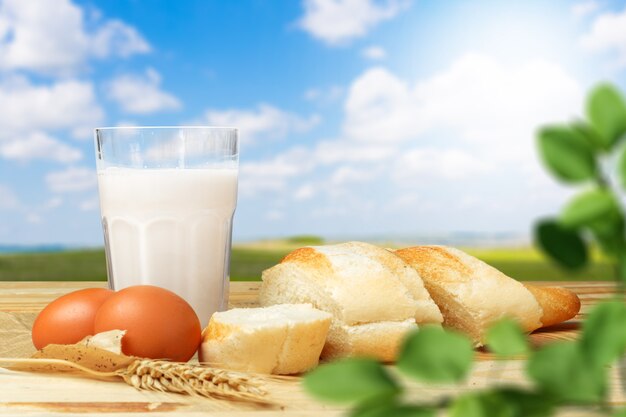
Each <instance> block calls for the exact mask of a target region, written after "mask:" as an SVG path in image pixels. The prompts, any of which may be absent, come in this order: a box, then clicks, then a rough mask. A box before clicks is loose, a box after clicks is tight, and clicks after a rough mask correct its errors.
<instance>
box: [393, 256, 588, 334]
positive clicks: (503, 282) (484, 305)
mask: <svg viewBox="0 0 626 417" xmlns="http://www.w3.org/2000/svg"><path fill="white" fill-rule="evenodd" d="M395 253H396V255H398V256H399V257H400V258H402V259H403V260H404V261H405V262H407V263H408V264H409V265H411V266H412V267H413V268H415V270H416V271H417V272H418V273H419V274H420V276H421V277H422V279H423V281H424V284H425V286H426V288H427V289H428V291H429V292H430V295H431V296H432V297H433V299H434V300H435V303H437V305H438V306H439V308H440V309H441V312H442V314H443V317H444V326H447V327H451V328H454V329H457V330H460V331H462V332H464V333H466V334H467V335H469V336H470V337H472V339H473V340H474V341H475V342H476V344H477V345H481V344H482V343H483V342H484V337H485V332H486V330H487V329H488V327H489V326H490V325H491V324H492V323H494V322H495V321H497V320H498V319H500V318H502V317H505V316H506V317H511V318H513V319H515V320H517V321H518V322H519V323H520V325H521V326H522V328H523V329H524V330H525V331H528V332H531V331H533V330H535V329H538V328H540V327H542V326H549V325H553V324H556V323H560V322H562V321H565V320H568V319H570V318H572V317H574V316H575V315H576V314H577V313H578V311H579V310H580V300H579V299H578V297H577V296H576V294H574V293H572V292H571V291H568V290H566V289H564V288H547V287H538V286H532V285H524V284H522V283H520V282H518V281H516V280H514V279H512V278H509V277H508V276H506V275H505V274H503V273H502V272H500V271H498V270H497V269H495V268H493V267H491V266H489V265H488V264H486V263H484V262H482V261H480V260H479V259H477V258H475V257H473V256H471V255H468V254H466V253H465V252H462V251H460V250H458V249H454V248H450V247H443V246H416V247H411V248H406V249H400V250H397V251H395Z"/></svg>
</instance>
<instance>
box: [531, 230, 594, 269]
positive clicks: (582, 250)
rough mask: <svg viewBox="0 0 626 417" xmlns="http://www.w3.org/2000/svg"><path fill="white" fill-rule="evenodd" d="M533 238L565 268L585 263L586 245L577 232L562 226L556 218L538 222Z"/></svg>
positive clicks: (586, 256) (572, 267) (581, 265)
mask: <svg viewBox="0 0 626 417" xmlns="http://www.w3.org/2000/svg"><path fill="white" fill-rule="evenodd" d="M535 240H536V242H537V244H538V245H539V247H540V248H541V249H542V250H543V251H544V252H545V253H547V254H548V255H549V256H550V257H551V258H552V259H554V260H555V261H557V262H558V263H559V264H561V265H563V266H565V267H567V268H571V269H576V268H581V267H583V266H584V265H585V264H586V263H587V259H588V255H587V246H586V245H585V241H584V240H583V239H582V237H581V236H580V234H579V232H578V231H576V230H570V229H566V228H564V227H563V226H561V225H560V224H559V222H557V221H556V220H553V219H545V220H542V221H541V222H539V223H538V224H537V225H536V227H535Z"/></svg>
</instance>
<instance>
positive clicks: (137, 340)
mask: <svg viewBox="0 0 626 417" xmlns="http://www.w3.org/2000/svg"><path fill="white" fill-rule="evenodd" d="M94 328H95V331H96V332H97V333H100V332H104V331H108V330H113V329H119V330H126V335H125V336H124V338H123V339H122V351H123V352H124V353H125V354H126V355H133V356H139V357H143V358H152V359H169V360H172V361H176V362H187V361H188V360H189V359H191V357H193V355H194V353H195V352H196V350H197V349H198V345H199V344H200V341H201V328H200V320H199V319H198V316H197V315H196V313H195V312H194V310H193V308H192V307H191V306H190V305H189V303H187V302H186V301H185V300H184V299H182V298H181V297H179V296H178V295H176V294H175V293H173V292H171V291H169V290H166V289H164V288H160V287H156V286H152V285H136V286H132V287H128V288H125V289H122V290H120V291H118V292H117V293H115V294H114V295H113V296H112V297H110V298H109V299H108V300H107V301H106V302H105V303H104V304H102V306H101V307H100V309H99V310H98V313H97V314H96V319H95V325H94Z"/></svg>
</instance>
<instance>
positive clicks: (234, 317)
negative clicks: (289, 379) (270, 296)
mask: <svg viewBox="0 0 626 417" xmlns="http://www.w3.org/2000/svg"><path fill="white" fill-rule="evenodd" d="M330 321H331V315H330V314H328V313H325V312H323V311H320V310H317V309H315V308H313V307H312V306H311V305H310V304H281V305H275V306H271V307H266V308H235V309H232V310H228V311H225V312H218V313H215V314H213V316H212V317H211V320H210V321H209V325H208V326H207V328H206V329H205V330H204V331H203V333H202V343H201V345H200V349H199V350H198V354H199V360H200V362H206V363H210V364H213V365H216V366H221V367H224V368H229V369H235V370H240V371H247V372H258V373H268V374H270V373H272V374H296V373H301V372H304V371H307V370H309V369H311V368H313V367H315V366H316V365H317V363H318V361H319V357H320V353H321V352H322V347H323V346H324V342H325V341H326V334H327V333H328V327H329V325H330Z"/></svg>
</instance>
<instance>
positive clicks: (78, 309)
mask: <svg viewBox="0 0 626 417" xmlns="http://www.w3.org/2000/svg"><path fill="white" fill-rule="evenodd" d="M113 294H114V292H113V291H111V290H107V289H104V288H86V289H84V290H78V291H74V292H71V293H69V294H65V295H63V296H61V297H59V298H57V299H56V300H54V301H52V302H51V303H50V304H48V305H47V306H46V307H45V308H44V309H43V310H41V312H40V313H39V315H38V316H37V318H36V319H35V322H34V323H33V331H32V337H33V344H34V345H35V347H36V348H37V349H41V348H43V347H45V346H47V345H48V344H50V343H56V344H62V345H68V344H73V343H76V342H78V341H80V340H81V339H83V338H84V337H85V336H89V335H93V334H95V333H94V319H95V317H96V312H97V311H98V309H99V308H100V306H101V305H102V303H104V302H105V301H106V300H107V299H108V298H109V297H111V296H112V295H113Z"/></svg>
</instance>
